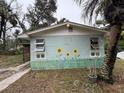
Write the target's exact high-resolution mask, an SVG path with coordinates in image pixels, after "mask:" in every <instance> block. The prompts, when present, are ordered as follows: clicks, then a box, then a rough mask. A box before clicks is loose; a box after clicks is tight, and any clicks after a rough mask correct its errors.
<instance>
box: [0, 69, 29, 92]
mask: <svg viewBox="0 0 124 93" xmlns="http://www.w3.org/2000/svg"><path fill="white" fill-rule="evenodd" d="M29 71H30V68H28V69H25V70H23V71H19V72H17V73H16V74H14V75H12V76H10V77H8V78H6V79H5V80H3V81H1V82H0V91H3V90H4V89H6V88H7V87H8V86H9V85H11V84H12V83H14V82H15V81H16V80H18V79H19V78H21V77H22V76H23V75H24V74H26V73H28V72H29Z"/></svg>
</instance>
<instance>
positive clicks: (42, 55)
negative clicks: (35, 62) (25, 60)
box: [36, 52, 45, 59]
mask: <svg viewBox="0 0 124 93" xmlns="http://www.w3.org/2000/svg"><path fill="white" fill-rule="evenodd" d="M36 58H38V59H39V58H45V53H44V52H36Z"/></svg>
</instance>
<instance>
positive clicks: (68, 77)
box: [1, 60, 124, 93]
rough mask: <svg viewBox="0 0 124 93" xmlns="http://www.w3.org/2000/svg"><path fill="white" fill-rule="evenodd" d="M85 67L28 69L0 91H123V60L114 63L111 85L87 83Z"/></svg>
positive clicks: (33, 92)
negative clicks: (27, 71)
mask: <svg viewBox="0 0 124 93" xmlns="http://www.w3.org/2000/svg"><path fill="white" fill-rule="evenodd" d="M88 73H89V71H88V70H87V69H70V70H47V71H30V72H29V73H27V74H26V75H24V76H23V77H22V78H21V79H19V80H17V81H16V82H15V83H14V84H12V85H11V86H9V87H8V88H7V89H6V90H4V91H3V92H1V93H124V61H122V60H118V61H117V63H116V65H115V70H114V79H115V83H114V84H113V85H109V84H105V83H104V82H97V83H95V84H91V83H89V81H88V79H87V74H88Z"/></svg>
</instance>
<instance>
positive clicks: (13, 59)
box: [0, 55, 23, 69]
mask: <svg viewBox="0 0 124 93" xmlns="http://www.w3.org/2000/svg"><path fill="white" fill-rule="evenodd" d="M22 63H23V55H0V69H1V68H8V67H15V66H18V65H20V64H22Z"/></svg>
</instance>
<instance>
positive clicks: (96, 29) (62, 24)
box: [27, 21, 107, 35]
mask: <svg viewBox="0 0 124 93" xmlns="http://www.w3.org/2000/svg"><path fill="white" fill-rule="evenodd" d="M67 25H72V26H76V27H80V28H85V29H88V30H95V31H99V32H103V33H106V32H107V31H105V30H101V29H99V28H96V27H91V26H86V25H83V24H79V23H74V22H70V21H67V22H64V23H61V24H56V25H51V26H49V27H45V28H41V29H38V30H34V31H31V32H28V33H27V35H32V34H35V33H38V32H43V31H47V30H50V29H54V28H58V27H61V26H67Z"/></svg>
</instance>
